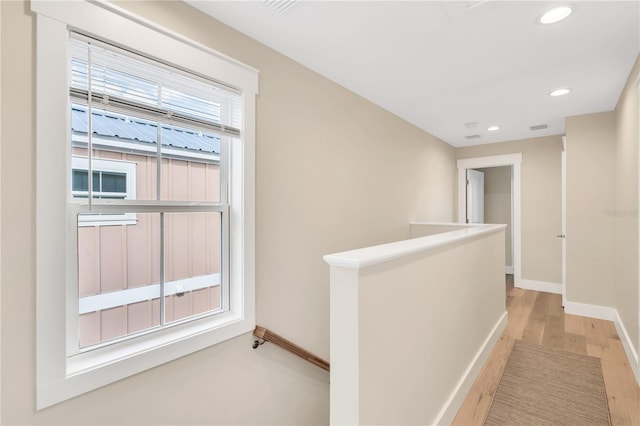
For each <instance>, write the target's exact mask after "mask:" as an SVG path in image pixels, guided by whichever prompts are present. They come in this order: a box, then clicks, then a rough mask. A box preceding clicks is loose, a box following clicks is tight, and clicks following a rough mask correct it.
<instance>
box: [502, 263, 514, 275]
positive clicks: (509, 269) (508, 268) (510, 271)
mask: <svg viewBox="0 0 640 426" xmlns="http://www.w3.org/2000/svg"><path fill="white" fill-rule="evenodd" d="M504 273H505V274H511V275H513V265H511V266H505V267H504Z"/></svg>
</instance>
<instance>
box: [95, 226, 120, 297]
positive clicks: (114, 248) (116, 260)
mask: <svg viewBox="0 0 640 426" xmlns="http://www.w3.org/2000/svg"><path fill="white" fill-rule="evenodd" d="M97 229H98V230H99V232H98V234H99V238H100V242H99V244H100V249H99V250H100V251H99V253H100V293H107V292H110V291H116V290H124V289H125V288H127V250H126V230H125V227H124V226H100V227H97Z"/></svg>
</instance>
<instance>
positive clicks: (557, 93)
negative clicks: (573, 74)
mask: <svg viewBox="0 0 640 426" xmlns="http://www.w3.org/2000/svg"><path fill="white" fill-rule="evenodd" d="M569 92H571V89H556V90H554V91H553V92H551V93H549V96H562V95H566V94H567V93H569Z"/></svg>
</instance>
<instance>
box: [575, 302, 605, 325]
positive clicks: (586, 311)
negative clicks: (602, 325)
mask: <svg viewBox="0 0 640 426" xmlns="http://www.w3.org/2000/svg"><path fill="white" fill-rule="evenodd" d="M564 312H565V313H566V314H571V315H580V316H583V317H589V318H596V319H601V320H607V321H613V320H614V318H615V309H614V308H611V307H609V306H599V305H589V304H586V303H578V302H569V301H567V303H565V304H564Z"/></svg>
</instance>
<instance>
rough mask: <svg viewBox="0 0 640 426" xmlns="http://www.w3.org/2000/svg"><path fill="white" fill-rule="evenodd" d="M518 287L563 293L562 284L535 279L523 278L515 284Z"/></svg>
mask: <svg viewBox="0 0 640 426" xmlns="http://www.w3.org/2000/svg"><path fill="white" fill-rule="evenodd" d="M515 286H516V287H519V288H524V289H527V290H535V291H544V292H545V293H555V294H562V284H558V283H550V282H546V281H535V280H525V279H521V280H520V283H516V284H515Z"/></svg>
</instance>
